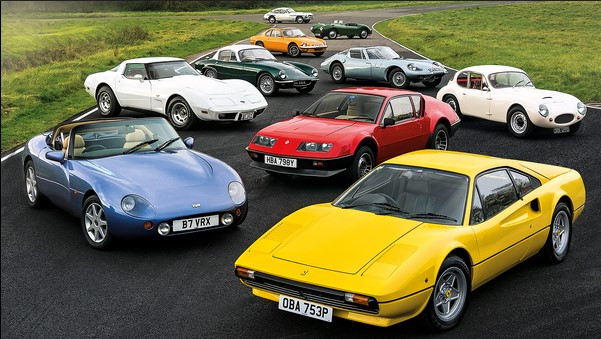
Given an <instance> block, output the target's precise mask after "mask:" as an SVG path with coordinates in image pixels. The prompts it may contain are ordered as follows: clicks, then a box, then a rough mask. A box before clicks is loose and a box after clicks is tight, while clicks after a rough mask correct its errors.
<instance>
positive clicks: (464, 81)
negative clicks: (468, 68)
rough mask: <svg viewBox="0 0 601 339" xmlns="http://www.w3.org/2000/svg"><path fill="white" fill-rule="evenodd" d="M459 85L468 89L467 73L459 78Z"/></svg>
mask: <svg viewBox="0 0 601 339" xmlns="http://www.w3.org/2000/svg"><path fill="white" fill-rule="evenodd" d="M457 85H459V86H461V87H467V72H463V73H461V74H459V75H458V76H457Z"/></svg>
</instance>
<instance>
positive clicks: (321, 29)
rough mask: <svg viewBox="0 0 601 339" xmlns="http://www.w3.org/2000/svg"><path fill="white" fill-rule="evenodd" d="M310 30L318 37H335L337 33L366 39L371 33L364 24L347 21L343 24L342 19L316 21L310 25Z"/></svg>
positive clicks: (350, 37)
mask: <svg viewBox="0 0 601 339" xmlns="http://www.w3.org/2000/svg"><path fill="white" fill-rule="evenodd" d="M311 32H313V34H314V35H315V36H316V37H318V38H322V37H324V38H325V37H328V38H330V39H336V38H337V37H338V36H339V35H346V36H347V37H348V38H349V39H352V38H354V37H355V36H358V37H360V38H361V39H367V37H368V36H370V35H371V32H372V31H371V28H370V27H369V26H367V25H364V24H356V23H348V24H345V23H344V22H342V20H334V22H333V23H331V24H322V23H318V24H315V25H313V26H311Z"/></svg>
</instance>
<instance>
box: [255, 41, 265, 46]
mask: <svg viewBox="0 0 601 339" xmlns="http://www.w3.org/2000/svg"><path fill="white" fill-rule="evenodd" d="M255 45H257V46H261V47H265V44H263V41H257V42H256V43H255Z"/></svg>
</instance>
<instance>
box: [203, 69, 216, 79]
mask: <svg viewBox="0 0 601 339" xmlns="http://www.w3.org/2000/svg"><path fill="white" fill-rule="evenodd" d="M204 76H206V77H207V78H213V79H217V78H218V76H217V71H216V70H214V69H212V68H207V69H205V71H204Z"/></svg>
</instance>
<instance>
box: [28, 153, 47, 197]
mask: <svg viewBox="0 0 601 339" xmlns="http://www.w3.org/2000/svg"><path fill="white" fill-rule="evenodd" d="M25 196H26V198H27V204H29V207H31V208H40V207H41V206H42V202H43V199H44V197H43V196H42V194H41V193H40V190H39V188H38V177H37V174H36V171H35V167H34V166H33V161H32V160H27V162H26V163H25Z"/></svg>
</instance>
